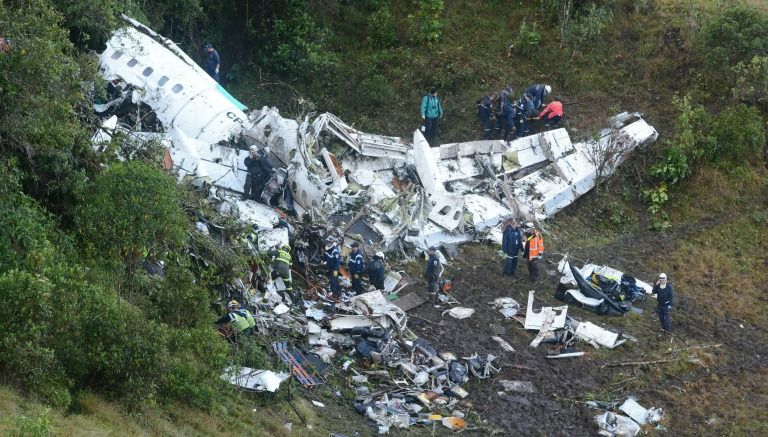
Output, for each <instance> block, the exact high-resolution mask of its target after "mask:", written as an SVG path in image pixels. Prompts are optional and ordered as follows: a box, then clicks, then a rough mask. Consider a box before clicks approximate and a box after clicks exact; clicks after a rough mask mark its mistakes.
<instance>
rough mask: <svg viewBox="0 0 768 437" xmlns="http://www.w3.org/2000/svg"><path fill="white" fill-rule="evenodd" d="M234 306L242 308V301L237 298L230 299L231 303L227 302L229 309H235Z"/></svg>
mask: <svg viewBox="0 0 768 437" xmlns="http://www.w3.org/2000/svg"><path fill="white" fill-rule="evenodd" d="M233 308H234V309H238V308H240V302H238V301H236V300H230V301H229V303H228V304H227V309H228V310H229V309H233Z"/></svg>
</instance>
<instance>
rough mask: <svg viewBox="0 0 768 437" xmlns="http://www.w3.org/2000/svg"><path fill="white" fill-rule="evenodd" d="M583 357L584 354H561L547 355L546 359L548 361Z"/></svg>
mask: <svg viewBox="0 0 768 437" xmlns="http://www.w3.org/2000/svg"><path fill="white" fill-rule="evenodd" d="M582 355H584V352H561V353H558V354H549V355H547V358H550V359H557V358H576V357H580V356H582Z"/></svg>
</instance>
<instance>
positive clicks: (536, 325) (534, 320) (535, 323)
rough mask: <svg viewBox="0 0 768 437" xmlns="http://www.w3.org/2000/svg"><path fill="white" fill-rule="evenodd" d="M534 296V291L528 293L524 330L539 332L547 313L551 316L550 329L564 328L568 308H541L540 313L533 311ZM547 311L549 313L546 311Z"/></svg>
mask: <svg viewBox="0 0 768 437" xmlns="http://www.w3.org/2000/svg"><path fill="white" fill-rule="evenodd" d="M534 294H536V292H535V291H534V290H530V291H528V308H527V311H526V314H525V329H532V330H540V329H541V328H542V326H543V325H544V321H545V319H546V317H547V313H548V312H551V313H552V314H553V320H552V324H551V326H550V329H553V330H554V329H562V328H563V327H565V318H566V316H567V313H568V306H567V305H565V306H559V307H543V308H542V309H541V311H540V312H534V311H533V295H534ZM547 310H549V311H547Z"/></svg>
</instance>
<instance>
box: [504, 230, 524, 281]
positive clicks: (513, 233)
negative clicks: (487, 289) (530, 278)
mask: <svg viewBox="0 0 768 437" xmlns="http://www.w3.org/2000/svg"><path fill="white" fill-rule="evenodd" d="M501 250H502V251H504V255H506V259H505V260H504V274H505V275H509V276H512V277H513V278H515V277H516V276H515V272H516V271H517V257H518V255H520V252H521V251H522V250H523V236H522V234H521V233H520V229H519V228H518V227H517V222H516V221H515V219H512V218H510V219H509V220H507V223H506V226H504V233H503V235H502V237H501Z"/></svg>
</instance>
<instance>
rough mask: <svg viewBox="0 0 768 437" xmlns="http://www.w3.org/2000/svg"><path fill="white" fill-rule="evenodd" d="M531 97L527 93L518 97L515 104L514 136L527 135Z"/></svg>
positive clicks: (528, 131)
mask: <svg viewBox="0 0 768 437" xmlns="http://www.w3.org/2000/svg"><path fill="white" fill-rule="evenodd" d="M531 105H532V103H531V98H530V97H529V96H528V95H524V96H523V97H520V99H519V100H518V101H517V103H516V104H515V137H516V138H520V137H524V136H526V135H528V134H529V133H530V130H529V129H528V116H527V112H528V109H529V108H530V107H531Z"/></svg>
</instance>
